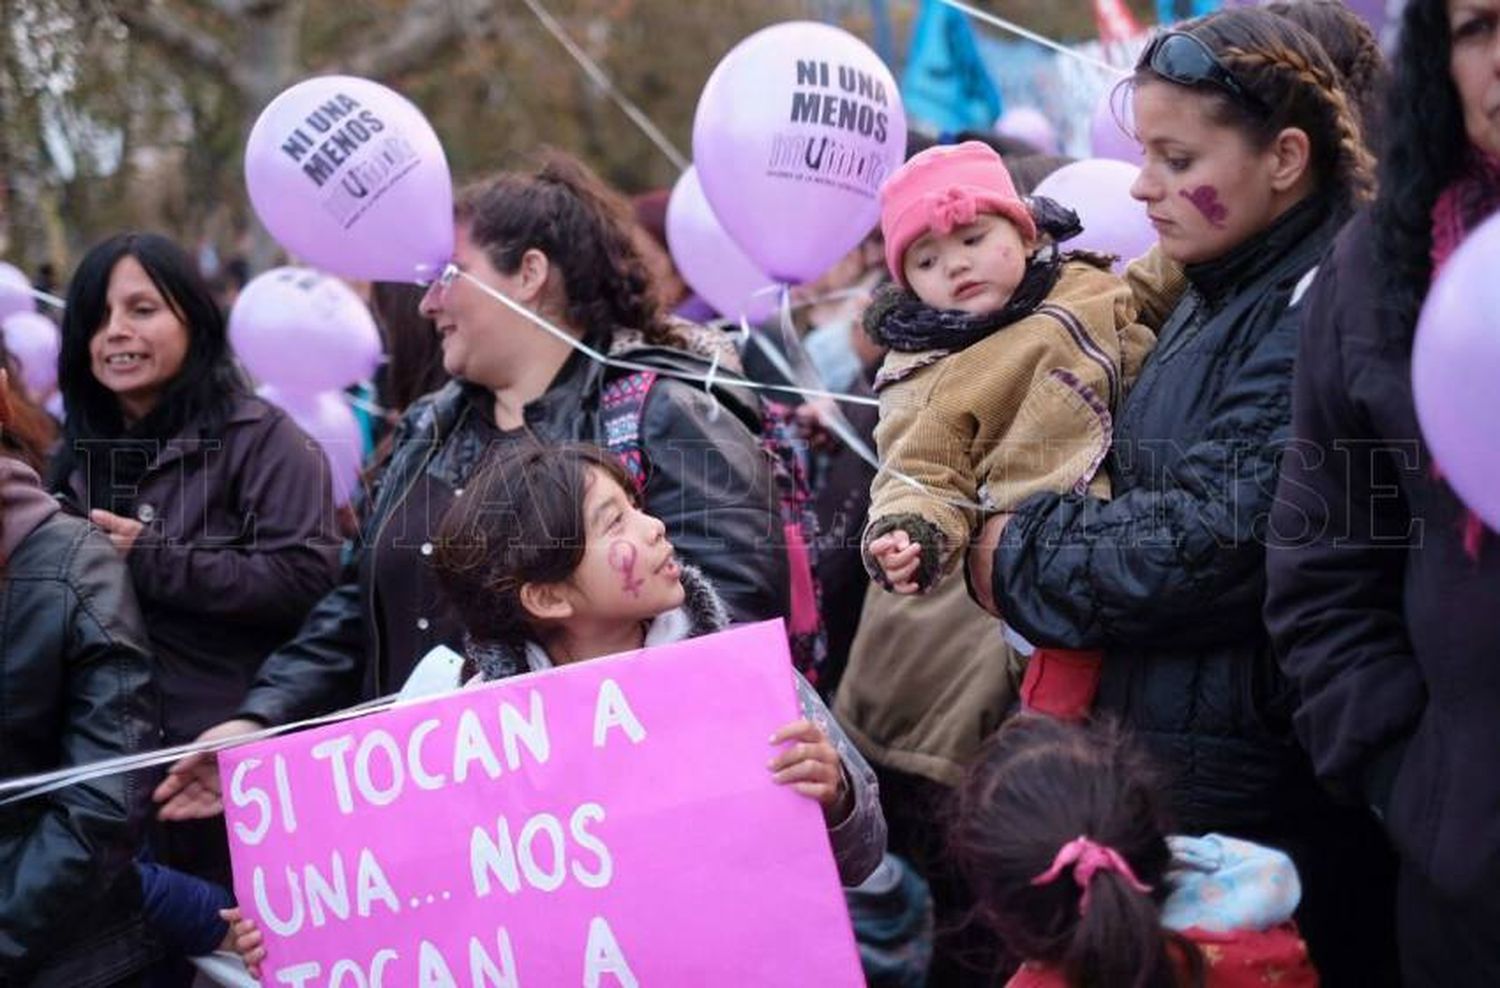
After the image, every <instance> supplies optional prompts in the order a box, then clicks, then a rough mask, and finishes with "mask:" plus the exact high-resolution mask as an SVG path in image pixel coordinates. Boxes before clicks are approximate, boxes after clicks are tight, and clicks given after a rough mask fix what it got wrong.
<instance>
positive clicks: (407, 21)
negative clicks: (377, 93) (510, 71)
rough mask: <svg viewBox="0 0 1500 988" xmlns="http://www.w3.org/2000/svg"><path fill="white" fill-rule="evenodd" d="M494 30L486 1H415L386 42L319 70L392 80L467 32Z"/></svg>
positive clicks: (424, 62)
mask: <svg viewBox="0 0 1500 988" xmlns="http://www.w3.org/2000/svg"><path fill="white" fill-rule="evenodd" d="M494 29H495V13H494V4H493V3H490V2H485V0H412V2H411V3H410V4H409V5H408V6H407V8H406V12H405V13H404V14H403V15H402V16H401V21H400V22H399V23H398V24H396V26H395V27H394V28H392V29H391V31H390V33H389V35H388V37H387V38H386V39H385V40H384V41H383V42H379V43H376V44H371V45H368V46H364V47H362V48H361V47H358V46H357V47H356V51H357V53H356V54H354V55H353V56H351V57H349V58H347V59H343V60H341V61H339V62H337V63H334V64H330V65H324V66H321V67H320V69H319V71H320V72H334V71H341V72H348V73H350V74H352V75H359V76H365V77H367V78H370V79H389V78H392V77H394V76H399V75H401V74H402V73H404V72H408V71H411V70H413V69H417V68H421V67H424V66H426V65H427V64H428V63H429V62H430V61H431V60H432V57H433V56H434V55H436V54H437V53H438V52H440V51H441V50H442V49H444V48H446V47H447V46H448V45H450V44H452V43H453V42H455V41H457V40H458V39H459V38H460V37H463V36H464V35H466V34H467V35H475V36H483V35H488V34H490V33H491V32H493V31H494Z"/></svg>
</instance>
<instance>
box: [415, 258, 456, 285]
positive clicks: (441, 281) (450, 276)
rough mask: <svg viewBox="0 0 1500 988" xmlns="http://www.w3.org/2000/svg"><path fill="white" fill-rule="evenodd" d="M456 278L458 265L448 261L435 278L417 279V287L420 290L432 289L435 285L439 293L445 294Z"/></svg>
mask: <svg viewBox="0 0 1500 988" xmlns="http://www.w3.org/2000/svg"><path fill="white" fill-rule="evenodd" d="M457 278H458V265H457V264H454V263H453V262H452V261H449V262H448V263H447V264H445V265H443V270H442V271H441V272H439V274H438V276H437V277H436V278H418V279H417V285H418V286H419V287H421V288H432V287H433V286H434V285H435V286H437V289H438V291H439V292H446V291H447V290H448V288H449V287H450V286H451V285H452V284H453V282H454V281H455V280H456V279H457Z"/></svg>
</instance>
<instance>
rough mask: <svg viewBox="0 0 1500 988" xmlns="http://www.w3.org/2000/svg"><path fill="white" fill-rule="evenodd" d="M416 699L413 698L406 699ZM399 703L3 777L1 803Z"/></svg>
mask: <svg viewBox="0 0 1500 988" xmlns="http://www.w3.org/2000/svg"><path fill="white" fill-rule="evenodd" d="M404 702H414V701H404ZM396 705H397V696H396V695H395V694H392V695H390V696H384V697H381V698H379V699H377V700H369V701H366V702H365V703H360V704H356V705H355V706H352V707H346V708H344V709H343V710H336V711H334V712H333V713H328V714H321V715H319V716H317V717H309V718H308V719H306V720H299V721H296V722H295V723H291V724H282V725H280V726H277V727H266V728H262V729H261V730H259V731H253V732H251V733H249V734H241V735H238V736H236V737H233V738H224V739H221V740H217V741H192V742H189V743H188V744H180V745H176V746H174V747H171V748H158V749H156V750H155V751H149V752H144V753H142V754H138V755H122V756H121V757H119V758H106V759H103V760H101V761H97V762H90V763H89V764H87V765H72V766H69V767H68V768H63V769H55V770H53V771H51V772H40V773H37V774H36V775H26V776H20V777H17V778H13V779H5V780H0V794H8V795H6V796H5V798H4V799H0V806H8V805H10V804H11V803H19V802H21V801H22V800H27V799H34V798H36V797H37V796H45V795H46V794H47V793H50V792H56V791H57V790H58V789H64V788H67V787H68V786H72V785H77V784H79V783H81V782H89V781H92V780H93V779H102V778H104V777H105V776H109V775H119V774H121V773H123V772H137V771H140V770H142V769H147V768H154V767H155V766H157V765H167V764H170V763H172V762H175V761H177V760H178V759H181V758H186V757H187V756H188V755H195V754H198V753H200V752H209V751H213V752H218V751H223V750H224V749H226V748H234V747H237V746H239V745H242V744H249V743H250V742H252V741H262V740H265V739H266V738H274V737H276V736H277V735H279V734H287V733H290V732H292V731H300V730H302V729H303V728H307V727H318V726H321V725H323V724H334V723H338V722H339V721H344V720H352V719H354V718H356V717H363V716H364V715H365V714H370V713H377V712H379V711H382V710H388V709H390V708H391V707H394V706H396Z"/></svg>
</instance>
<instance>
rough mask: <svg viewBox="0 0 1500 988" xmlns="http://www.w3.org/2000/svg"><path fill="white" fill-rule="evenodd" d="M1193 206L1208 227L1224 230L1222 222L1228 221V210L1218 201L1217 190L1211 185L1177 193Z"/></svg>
mask: <svg viewBox="0 0 1500 988" xmlns="http://www.w3.org/2000/svg"><path fill="white" fill-rule="evenodd" d="M1177 194H1178V195H1180V196H1182V198H1184V199H1186V200H1187V201H1188V202H1190V203H1192V204H1193V208H1194V209H1196V210H1198V212H1200V213H1202V214H1203V218H1204V219H1206V220H1208V224H1209V226H1212V227H1213V228H1214V229H1215V230H1222V229H1224V221H1225V220H1227V219H1229V210H1228V209H1227V208H1226V207H1225V205H1224V204H1223V203H1222V202H1220V201H1219V190H1218V189H1216V188H1214V187H1213V186H1212V185H1200V186H1198V187H1197V188H1196V189H1193V190H1192V191H1191V192H1189V191H1187V190H1186V189H1184V190H1183V191H1181V192H1179V193H1177Z"/></svg>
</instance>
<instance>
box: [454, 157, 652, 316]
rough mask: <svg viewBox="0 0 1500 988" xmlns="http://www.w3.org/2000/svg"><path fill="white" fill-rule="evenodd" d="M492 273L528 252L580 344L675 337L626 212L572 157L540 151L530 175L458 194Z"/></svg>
mask: <svg viewBox="0 0 1500 988" xmlns="http://www.w3.org/2000/svg"><path fill="white" fill-rule="evenodd" d="M454 214H455V217H456V219H457V220H458V222H459V223H461V224H464V225H466V226H467V227H468V228H469V235H470V237H471V239H472V240H473V242H474V243H475V245H476V246H478V247H479V248H480V249H482V250H483V251H484V252H485V255H486V256H487V257H488V258H489V260H490V263H491V264H492V265H494V267H495V270H496V271H499V272H501V273H503V274H513V273H514V272H515V271H516V269H517V268H519V267H520V264H521V258H522V256H523V255H524V254H525V253H526V252H527V251H528V250H531V249H533V248H534V249H536V250H539V251H541V252H542V253H543V254H546V255H547V260H548V261H549V262H550V263H551V264H552V265H553V267H555V268H556V269H557V270H558V271H560V272H561V273H562V278H563V290H564V295H565V296H566V307H567V313H566V315H567V321H568V322H569V323H570V324H571V325H572V327H573V328H574V329H576V330H578V331H580V332H581V333H582V334H583V336H584V337H585V338H586V339H592V340H597V339H601V338H606V339H607V338H608V337H609V336H610V335H611V334H613V332H614V331H615V330H617V329H636V330H640V331H641V332H642V333H643V334H644V335H645V337H646V340H647V342H650V343H661V344H670V342H671V340H672V339H673V338H674V337H673V334H671V333H670V331H669V330H668V329H667V326H666V323H665V321H664V320H663V319H662V315H661V312H660V308H659V304H658V302H657V296H656V293H655V291H654V289H653V286H652V284H651V276H650V274H649V272H648V271H647V269H646V265H645V262H644V261H643V260H642V259H641V256H640V253H639V252H638V251H637V250H636V248H635V246H634V244H633V243H632V242H631V236H630V228H631V224H632V223H633V220H632V218H631V213H630V207H629V205H628V204H627V203H626V202H625V200H624V199H623V198H621V197H620V196H619V195H618V194H617V193H615V192H614V191H612V190H611V189H610V188H609V187H608V186H606V185H605V184H604V183H603V182H602V181H601V180H600V179H599V178H598V176H596V175H595V174H594V173H593V172H591V171H589V169H588V167H587V166H585V165H584V164H583V163H582V162H581V161H579V160H578V159H577V158H574V157H572V156H571V155H568V154H564V153H562V152H560V151H546V152H543V154H542V158H541V162H540V164H539V166H538V167H537V168H536V170H535V171H533V172H530V173H520V172H502V173H501V174H499V175H496V176H494V177H492V178H489V179H486V180H483V181H481V182H479V183H476V184H475V185H472V186H470V187H468V188H467V189H465V190H463V191H462V192H461V193H460V194H459V197H458V201H457V203H456V204H455V207H454Z"/></svg>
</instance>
